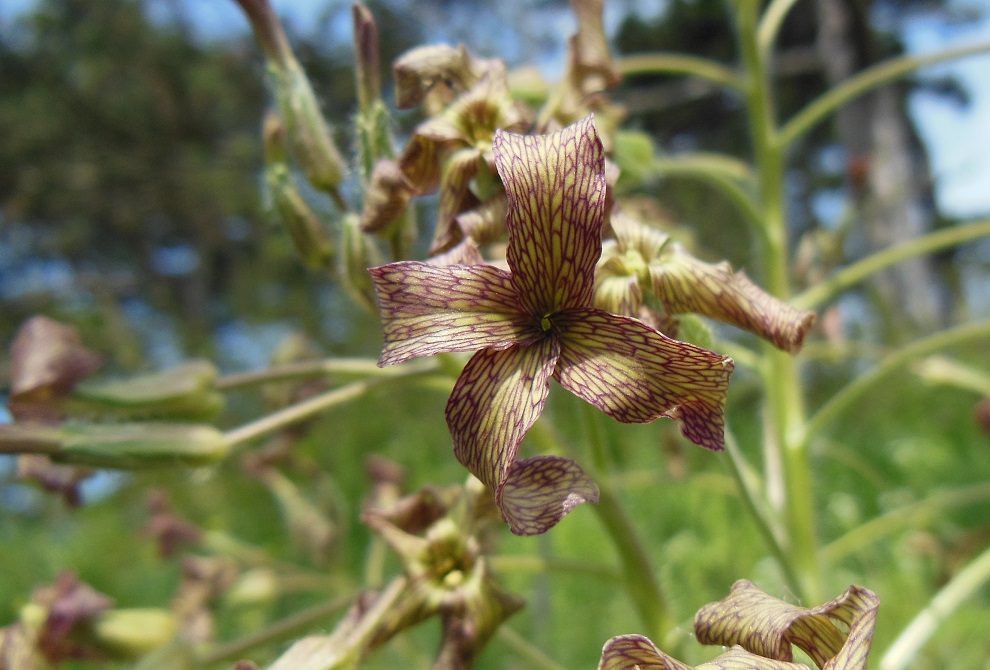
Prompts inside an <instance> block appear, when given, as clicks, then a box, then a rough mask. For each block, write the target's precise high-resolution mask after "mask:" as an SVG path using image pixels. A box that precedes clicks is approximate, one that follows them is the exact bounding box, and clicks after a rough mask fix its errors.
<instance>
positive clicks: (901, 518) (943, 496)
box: [822, 482, 990, 565]
mask: <svg viewBox="0 0 990 670" xmlns="http://www.w3.org/2000/svg"><path fill="white" fill-rule="evenodd" d="M986 500H990V482H982V483H980V484H976V485H974V486H967V487H966V488H961V489H956V490H953V491H941V492H939V493H935V494H932V495H930V496H928V497H927V498H925V499H924V500H919V501H918V502H916V503H913V504H911V505H905V506H904V507H901V508H900V509H896V510H893V511H892V512H887V513H886V514H884V515H882V516H878V517H876V518H874V519H871V520H870V521H867V522H866V523H864V524H861V525H859V526H857V527H856V528H853V529H852V530H850V531H849V532H848V533H846V534H845V535H843V536H842V537H839V538H837V539H835V540H833V541H832V542H831V543H829V544H828V545H826V546H825V547H824V548H822V558H823V559H824V561H825V564H826V565H835V564H836V563H838V562H839V561H841V560H842V559H844V558H845V557H846V556H849V555H851V554H854V553H856V552H857V551H859V550H860V549H862V548H863V547H865V546H867V545H870V544H873V543H874V542H877V541H879V540H881V539H883V538H884V537H886V536H887V535H889V534H891V533H893V532H895V531H897V530H898V529H900V528H904V527H905V526H909V525H910V526H914V525H917V524H918V522H919V521H922V520H924V519H926V518H934V517H935V516H936V515H938V514H941V513H942V512H944V511H946V510H949V509H953V508H958V507H967V506H969V505H975V504H977V503H982V502H984V501H986Z"/></svg>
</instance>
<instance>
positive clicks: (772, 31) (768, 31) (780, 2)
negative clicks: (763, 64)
mask: <svg viewBox="0 0 990 670" xmlns="http://www.w3.org/2000/svg"><path fill="white" fill-rule="evenodd" d="M796 3H797V0H773V1H772V2H771V3H770V4H769V5H768V6H767V8H766V11H764V12H763V18H762V19H760V26H759V28H757V30H756V41H757V43H758V44H759V46H760V50H761V51H762V52H763V54H764V57H767V55H768V54H769V52H770V50H771V49H772V48H773V43H774V40H776V39H777V33H779V32H780V26H781V25H782V24H783V23H784V19H785V18H786V17H787V13H788V12H789V11H791V7H793V6H794V5H795V4H796Z"/></svg>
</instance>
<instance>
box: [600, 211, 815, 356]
mask: <svg viewBox="0 0 990 670" xmlns="http://www.w3.org/2000/svg"><path fill="white" fill-rule="evenodd" d="M610 223H611V226H612V230H613V231H614V232H615V239H614V240H608V241H607V242H605V244H604V248H603V250H602V258H601V262H600V263H599V264H598V273H597V278H596V284H597V286H596V289H595V304H597V305H599V306H602V307H607V308H609V309H611V310H613V311H615V312H618V313H620V314H637V312H638V310H639V308H640V307H641V306H642V305H643V293H644V291H645V292H649V293H652V294H653V295H654V296H656V298H657V299H658V300H659V301H660V303H661V304H662V305H663V308H664V310H666V312H667V314H668V315H674V314H685V313H688V312H695V313H698V314H704V315H705V316H708V317H711V318H713V319H717V320H719V321H724V322H725V323H730V324H732V325H734V326H737V327H739V328H743V329H744V330H748V331H750V332H752V333H755V334H756V335H759V336H760V337H762V338H764V339H766V340H769V341H770V342H772V343H773V344H774V346H776V347H778V348H780V349H783V350H784V351H787V352H790V353H792V354H793V353H797V352H798V350H799V349H800V348H801V346H802V344H804V338H805V336H806V335H807V334H808V331H809V330H810V329H811V326H812V325H813V324H814V323H815V313H814V312H809V311H806V310H801V309H797V308H796V307H792V306H790V305H788V304H787V303H785V302H783V301H781V300H778V299H777V298H775V297H773V296H772V295H770V294H769V293H766V292H765V291H763V290H762V289H761V288H759V287H758V286H757V285H756V284H754V283H753V282H752V281H750V279H749V277H747V276H746V273H745V272H735V273H734V272H733V271H732V266H730V265H729V264H728V263H718V264H712V263H705V262H703V261H700V260H698V259H697V258H695V257H694V256H692V255H691V254H689V253H688V252H687V250H685V249H684V247H683V246H682V245H681V244H679V243H678V242H675V241H674V240H672V239H671V237H670V236H669V235H667V234H666V233H664V232H662V231H660V230H657V229H656V228H652V227H650V226H647V225H645V224H643V223H640V222H639V221H637V220H636V219H634V218H633V217H631V216H629V215H627V214H623V213H621V212H619V213H615V214H613V215H612V217H611V220H610Z"/></svg>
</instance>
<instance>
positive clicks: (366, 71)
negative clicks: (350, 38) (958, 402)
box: [351, 2, 382, 114]
mask: <svg viewBox="0 0 990 670" xmlns="http://www.w3.org/2000/svg"><path fill="white" fill-rule="evenodd" d="M351 10H352V14H351V15H352V17H353V19H354V75H355V79H356V83H357V94H358V104H359V105H360V106H361V113H362V114H365V113H367V112H368V110H369V109H370V108H371V106H372V104H373V103H374V102H375V101H377V100H381V95H382V72H381V63H380V61H379V59H378V25H377V24H376V23H375V17H374V15H373V14H372V13H371V11H370V10H369V9H368V8H367V7H365V6H364V5H362V4H361V3H359V2H355V3H354V5H353V6H352V7H351Z"/></svg>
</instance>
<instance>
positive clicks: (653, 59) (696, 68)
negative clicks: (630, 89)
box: [616, 53, 742, 90]
mask: <svg viewBox="0 0 990 670" xmlns="http://www.w3.org/2000/svg"><path fill="white" fill-rule="evenodd" d="M616 67H617V68H618V70H619V73H620V74H621V75H622V76H623V77H635V76H636V75H646V74H684V75H690V76H692V77H698V78H700V79H707V80H708V81H710V82H713V83H715V84H718V85H719V86H725V87H727V88H732V89H736V90H739V89H742V82H741V80H740V79H739V75H738V74H737V73H736V72H735V71H734V70H732V69H730V68H727V67H725V66H724V65H722V64H721V63H716V62H715V61H713V60H709V59H707V58H700V57H698V56H688V55H686V54H675V53H649V54H636V55H632V56H624V57H622V58H621V59H619V61H618V63H617V64H616Z"/></svg>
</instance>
